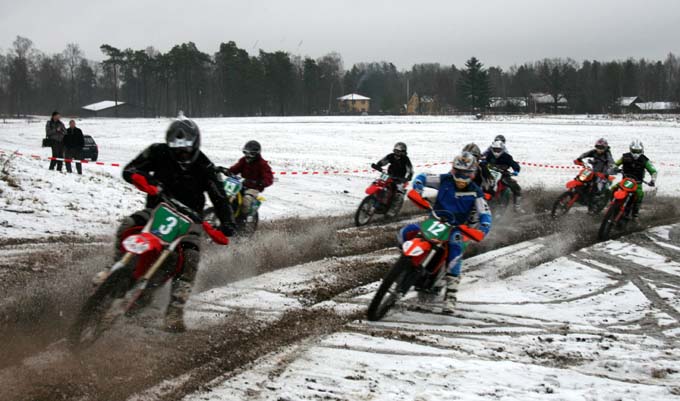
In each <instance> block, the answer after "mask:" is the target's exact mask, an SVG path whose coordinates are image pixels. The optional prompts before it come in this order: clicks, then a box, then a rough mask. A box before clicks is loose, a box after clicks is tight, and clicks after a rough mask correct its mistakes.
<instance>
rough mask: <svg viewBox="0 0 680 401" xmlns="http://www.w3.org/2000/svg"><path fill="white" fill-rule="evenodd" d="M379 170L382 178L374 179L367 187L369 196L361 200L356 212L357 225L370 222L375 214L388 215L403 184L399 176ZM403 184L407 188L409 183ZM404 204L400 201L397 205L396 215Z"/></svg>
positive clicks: (355, 220)
mask: <svg viewBox="0 0 680 401" xmlns="http://www.w3.org/2000/svg"><path fill="white" fill-rule="evenodd" d="M376 170H377V169H376ZM377 171H379V172H380V178H378V179H376V180H375V181H373V182H372V183H371V185H369V186H368V188H366V194H367V195H368V196H366V197H365V198H364V199H363V200H362V201H361V203H360V204H359V208H358V209H357V211H356V213H355V214H354V223H355V224H356V226H357V227H361V226H364V225H366V224H368V223H370V222H371V220H373V216H375V215H376V214H385V215H386V214H387V212H388V211H390V208H391V207H392V200H393V199H394V197H395V194H396V191H398V190H399V185H401V182H400V180H399V179H398V178H395V177H390V175H389V174H387V173H385V172H384V171H382V170H377ZM403 185H404V188H406V186H408V183H404V184H403ZM402 204H403V203H401V202H400V204H399V205H397V206H396V208H395V209H394V216H396V215H398V214H399V211H400V210H401V206H402ZM394 216H388V217H394Z"/></svg>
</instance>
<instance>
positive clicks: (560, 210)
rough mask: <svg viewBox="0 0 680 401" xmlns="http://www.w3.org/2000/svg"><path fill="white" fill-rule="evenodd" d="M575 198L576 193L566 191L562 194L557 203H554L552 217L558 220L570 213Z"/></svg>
mask: <svg viewBox="0 0 680 401" xmlns="http://www.w3.org/2000/svg"><path fill="white" fill-rule="evenodd" d="M574 196H577V193H576V192H572V191H566V192H564V193H562V195H560V196H559V197H558V198H557V200H556V201H555V203H553V207H552V211H551V213H550V217H552V218H553V219H557V218H559V217H562V216H564V215H565V214H567V213H569V210H570V209H571V207H572V206H573V205H574V202H572V199H573V198H574Z"/></svg>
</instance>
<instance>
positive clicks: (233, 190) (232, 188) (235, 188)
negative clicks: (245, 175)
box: [224, 177, 242, 198]
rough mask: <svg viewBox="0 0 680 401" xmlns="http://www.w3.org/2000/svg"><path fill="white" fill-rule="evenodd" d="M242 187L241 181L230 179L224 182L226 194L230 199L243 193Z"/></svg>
mask: <svg viewBox="0 0 680 401" xmlns="http://www.w3.org/2000/svg"><path fill="white" fill-rule="evenodd" d="M241 187H242V184H241V180H239V179H236V178H232V177H229V178H227V179H226V180H225V181H224V192H226V193H227V196H228V197H229V198H231V197H232V196H236V194H238V193H239V192H241Z"/></svg>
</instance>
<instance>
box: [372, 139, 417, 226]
mask: <svg viewBox="0 0 680 401" xmlns="http://www.w3.org/2000/svg"><path fill="white" fill-rule="evenodd" d="M388 164H389V167H388V168H387V174H389V175H390V177H392V179H393V184H392V185H393V187H392V188H391V190H392V191H394V197H393V198H392V204H391V205H390V209H389V210H388V211H387V213H386V214H385V215H386V216H387V217H394V215H395V214H396V213H397V210H400V209H401V204H402V203H404V187H403V186H402V185H399V184H405V183H407V182H409V181H411V178H413V165H412V164H411V159H409V157H408V154H407V148H406V144H405V143H404V142H397V143H395V144H394V149H393V150H392V153H390V154H389V155H387V156H385V157H383V158H382V159H380V161H378V162H377V163H373V164H371V167H373V168H374V169H375V170H378V171H382V169H383V167H384V166H387V165H388Z"/></svg>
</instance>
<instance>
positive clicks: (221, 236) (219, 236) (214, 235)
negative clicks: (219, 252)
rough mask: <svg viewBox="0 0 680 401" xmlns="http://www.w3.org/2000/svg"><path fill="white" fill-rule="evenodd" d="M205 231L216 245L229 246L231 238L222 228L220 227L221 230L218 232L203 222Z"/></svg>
mask: <svg viewBox="0 0 680 401" xmlns="http://www.w3.org/2000/svg"><path fill="white" fill-rule="evenodd" d="M203 229H204V230H205V232H206V233H208V235H209V236H210V239H212V240H213V241H214V242H215V243H217V244H220V245H228V244H229V238H227V237H229V236H228V235H227V234H225V233H224V231H223V230H222V228H221V227H220V229H219V230H216V229H215V227H213V226H212V225H211V224H210V223H208V222H207V221H204V222H203Z"/></svg>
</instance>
